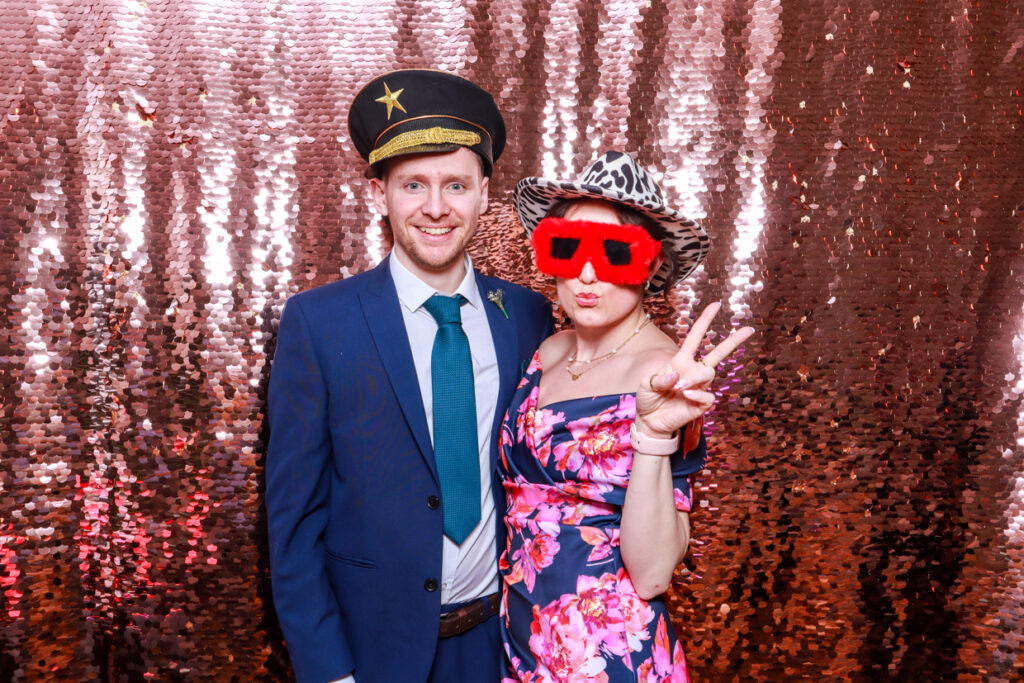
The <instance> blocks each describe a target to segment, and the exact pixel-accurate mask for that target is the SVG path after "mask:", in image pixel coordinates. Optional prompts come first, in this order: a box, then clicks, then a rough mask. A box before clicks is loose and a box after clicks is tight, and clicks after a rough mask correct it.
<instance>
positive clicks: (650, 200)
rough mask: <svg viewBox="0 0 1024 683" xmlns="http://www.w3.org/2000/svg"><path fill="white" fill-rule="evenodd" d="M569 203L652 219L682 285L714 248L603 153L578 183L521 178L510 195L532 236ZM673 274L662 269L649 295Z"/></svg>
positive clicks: (625, 161)
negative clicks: (598, 204)
mask: <svg viewBox="0 0 1024 683" xmlns="http://www.w3.org/2000/svg"><path fill="white" fill-rule="evenodd" d="M565 199H603V200H606V201H609V202H612V203H616V204H625V205H626V206H628V207H629V208H631V209H635V210H637V211H639V212H640V213H642V214H644V215H645V216H648V217H649V218H650V219H651V220H653V221H654V222H655V223H657V224H658V225H660V226H661V227H662V228H663V229H664V230H665V237H664V238H663V239H662V243H663V244H665V245H666V246H667V247H668V249H669V250H670V251H671V252H672V253H674V254H675V255H676V270H677V272H678V274H679V280H682V279H684V278H685V277H687V276H688V275H689V274H690V273H692V272H693V271H694V269H695V268H696V267H697V266H698V265H699V264H700V262H701V261H702V260H703V259H704V256H705V255H706V254H707V252H708V246H709V245H710V244H711V240H710V239H709V238H708V234H707V233H706V232H704V229H703V228H702V227H700V225H698V224H697V223H696V222H694V221H692V220H690V219H689V218H687V217H685V216H683V215H682V214H681V213H679V212H678V211H676V210H674V209H670V208H668V207H667V206H665V202H664V200H663V199H662V194H661V188H660V187H659V186H658V183H657V182H655V180H654V178H652V177H651V176H650V174H648V173H647V171H646V170H645V169H644V168H643V167H641V166H640V165H638V164H637V163H636V161H635V160H634V159H633V158H632V157H631V156H629V155H628V154H626V153H624V152H605V153H604V154H602V155H601V156H600V157H598V158H597V159H596V160H595V161H594V162H593V163H592V164H590V167H589V168H587V169H586V170H585V171H584V172H583V173H582V174H581V175H580V176H579V178H577V179H576V181H574V182H570V181H558V180H547V179H545V178H523V179H522V180H520V181H519V182H518V183H517V184H516V189H515V190H514V191H513V193H512V204H513V205H514V206H515V208H516V212H517V213H518V214H519V220H520V221H521V222H522V224H523V227H524V228H525V229H526V234H527V235H531V234H533V230H534V228H536V227H537V224H538V223H540V221H541V219H543V218H544V217H545V216H546V215H547V213H548V211H549V210H550V209H551V207H552V206H554V205H555V204H556V203H558V202H559V201H561V200H565ZM670 273H671V266H670V265H668V264H667V263H666V264H664V265H662V266H661V268H659V269H658V271H657V272H656V273H655V274H654V275H653V276H652V277H651V282H650V284H648V286H647V289H648V291H650V292H660V291H662V290H663V289H664V287H665V279H666V277H667V276H668V275H669V274H670Z"/></svg>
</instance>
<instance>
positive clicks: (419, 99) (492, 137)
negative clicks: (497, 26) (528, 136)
mask: <svg viewBox="0 0 1024 683" xmlns="http://www.w3.org/2000/svg"><path fill="white" fill-rule="evenodd" d="M348 132H349V136H351V138H352V142H353V144H355V147H356V150H357V151H358V152H359V154H360V155H361V156H362V157H363V159H365V160H366V161H367V162H369V164H370V166H371V168H372V167H375V166H376V164H378V163H380V162H382V161H384V160H386V159H391V158H393V157H397V156H401V155H403V154H420V153H423V152H450V151H452V150H455V149H458V148H459V147H468V148H469V149H471V150H473V151H474V152H476V153H477V154H479V155H480V158H482V159H483V161H484V175H486V176H490V175H491V172H492V170H493V169H494V162H495V161H496V160H497V159H498V157H499V156H501V152H502V150H503V149H505V121H504V120H503V119H502V118H501V112H499V111H498V105H496V104H495V103H494V98H493V97H491V95H490V94H489V93H488V92H487V91H486V90H484V89H483V88H481V87H480V86H478V85H476V84H475V83H471V82H470V81H467V80H466V79H465V78H460V77H458V76H455V75H453V74H450V73H445V72H443V71H433V70H430V69H403V70H400V71H392V72H390V73H386V74H384V75H382V76H378V77H376V78H374V79H373V80H372V81H370V82H369V83H367V84H366V85H365V86H363V89H362V90H360V91H359V94H358V95H356V97H355V99H354V100H353V101H352V107H351V109H349V112H348Z"/></svg>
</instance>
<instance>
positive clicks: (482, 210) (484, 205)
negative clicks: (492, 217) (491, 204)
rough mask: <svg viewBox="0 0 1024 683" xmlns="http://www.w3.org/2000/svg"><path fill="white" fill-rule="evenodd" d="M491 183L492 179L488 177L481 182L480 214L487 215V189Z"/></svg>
mask: <svg viewBox="0 0 1024 683" xmlns="http://www.w3.org/2000/svg"><path fill="white" fill-rule="evenodd" d="M490 181H491V179H490V178H488V177H487V176H484V178H483V180H482V181H480V213H487V187H488V186H489V185H490Z"/></svg>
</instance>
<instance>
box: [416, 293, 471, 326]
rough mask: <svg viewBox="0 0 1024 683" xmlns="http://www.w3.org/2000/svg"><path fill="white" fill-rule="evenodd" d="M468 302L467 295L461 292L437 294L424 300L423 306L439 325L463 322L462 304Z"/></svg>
mask: <svg viewBox="0 0 1024 683" xmlns="http://www.w3.org/2000/svg"><path fill="white" fill-rule="evenodd" d="M464 303H466V297H464V296H462V295H461V294H456V295H455V296H442V295H440V294H435V295H434V296H432V297H430V298H429V299H427V300H426V301H424V302H423V307H424V308H426V309H427V312H428V313H430V315H432V316H434V320H436V321H437V324H438V325H449V324H451V323H458V324H460V325H461V324H462V311H461V310H460V309H461V308H462V304H464Z"/></svg>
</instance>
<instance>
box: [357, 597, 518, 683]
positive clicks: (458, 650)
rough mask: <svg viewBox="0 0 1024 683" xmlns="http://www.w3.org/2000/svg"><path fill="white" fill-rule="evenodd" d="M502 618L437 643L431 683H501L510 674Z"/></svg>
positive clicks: (485, 622)
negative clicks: (502, 630)
mask: <svg viewBox="0 0 1024 683" xmlns="http://www.w3.org/2000/svg"><path fill="white" fill-rule="evenodd" d="M500 618H501V617H500V616H499V615H497V614H495V615H494V616H493V617H491V618H489V619H487V620H486V621H484V622H482V623H480V624H479V625H478V626H476V627H475V628H471V629H470V630H468V631H466V632H465V633H463V634H462V635H460V636H452V637H451V638H441V639H440V640H438V641H437V651H436V652H435V653H434V663H433V665H431V667H430V677H429V678H428V679H427V681H428V683H499V681H501V679H502V677H504V675H505V673H506V671H507V669H506V668H505V648H504V646H503V645H502V644H501V629H500V628H499V622H498V620H499V619H500ZM356 680H358V676H357V677H356Z"/></svg>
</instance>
